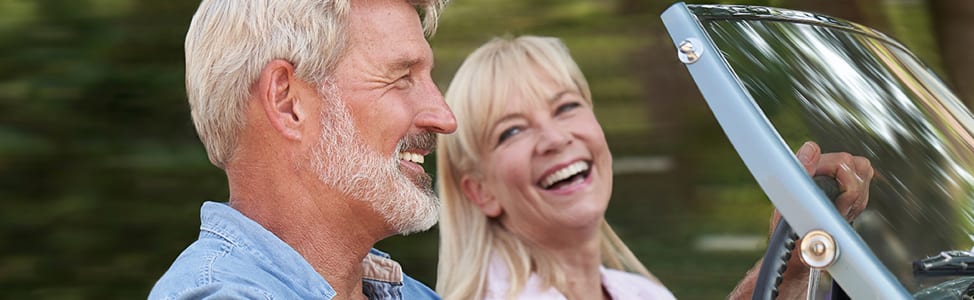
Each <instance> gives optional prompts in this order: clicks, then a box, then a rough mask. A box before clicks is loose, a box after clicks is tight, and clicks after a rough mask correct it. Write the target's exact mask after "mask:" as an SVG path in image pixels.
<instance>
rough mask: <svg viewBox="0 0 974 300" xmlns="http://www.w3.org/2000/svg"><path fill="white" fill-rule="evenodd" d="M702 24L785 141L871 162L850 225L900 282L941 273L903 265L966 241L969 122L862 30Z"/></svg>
mask: <svg viewBox="0 0 974 300" xmlns="http://www.w3.org/2000/svg"><path fill="white" fill-rule="evenodd" d="M704 26H705V27H706V28H707V30H708V32H709V34H710V36H711V38H712V39H713V40H714V42H715V43H716V45H717V47H718V48H719V49H720V50H721V52H723V54H724V56H725V59H726V60H727V62H728V63H729V64H730V66H731V68H732V69H733V70H734V71H735V73H736V74H737V75H738V77H739V78H740V80H741V82H742V84H743V85H744V87H745V88H746V89H747V90H748V91H749V92H750V93H751V95H752V97H753V98H754V99H755V101H756V102H757V104H758V105H759V106H760V108H761V110H762V111H763V112H764V113H765V115H766V116H767V117H768V119H769V120H770V121H771V123H772V124H773V125H774V126H775V127H776V128H777V129H778V132H779V133H780V134H781V136H782V138H784V139H785V141H786V142H787V143H788V145H789V146H791V147H792V148H793V149H794V148H797V147H798V146H800V145H801V143H802V142H803V141H805V140H815V141H817V142H819V144H821V145H822V148H823V150H824V151H828V152H835V151H846V152H850V153H855V154H857V155H862V156H865V157H868V158H869V159H870V160H871V161H872V163H873V166H874V168H875V169H876V176H875V179H874V180H873V183H872V185H871V188H872V190H871V191H870V198H871V199H870V204H869V209H868V210H867V211H866V212H865V213H863V214H862V216H860V217H859V219H857V220H856V222H855V224H854V225H855V227H856V230H857V231H858V232H859V234H860V235H861V236H862V238H863V239H864V240H865V241H866V242H867V244H869V247H870V248H871V249H872V251H873V252H874V253H876V255H877V256H878V257H879V259H880V260H881V261H882V262H883V263H884V264H885V265H886V266H887V268H889V269H890V271H891V272H893V274H894V275H896V276H897V277H898V278H899V280H900V281H901V282H902V283H903V284H904V286H906V287H907V289H909V290H910V291H912V292H916V291H917V290H919V289H922V288H924V287H928V286H931V285H934V284H937V283H940V282H942V281H944V280H947V279H950V278H937V277H925V276H914V274H913V269H912V262H913V261H915V260H917V259H921V258H924V257H927V256H932V255H936V254H938V253H939V252H940V251H944V250H950V249H963V250H968V249H971V246H972V244H974V243H972V237H971V235H970V233H971V232H972V230H971V229H972V227H974V176H972V174H971V170H974V154H972V153H974V151H972V150H974V147H972V145H974V137H972V135H971V129H972V128H974V127H972V126H971V125H972V124H974V121H972V120H974V119H972V117H971V115H970V113H969V112H968V111H967V110H966V109H965V108H964V107H963V105H961V104H960V103H959V101H957V99H955V98H954V96H953V95H952V94H951V93H950V92H949V91H948V90H947V89H946V88H945V87H944V85H943V84H942V83H941V82H940V81H939V80H938V79H937V78H936V76H934V75H933V74H932V73H931V72H930V71H929V70H928V69H927V68H926V67H924V66H923V65H922V64H920V63H918V62H917V61H916V59H915V58H914V57H913V56H912V55H911V54H910V53H908V52H906V51H905V50H904V49H902V48H900V47H899V46H897V45H895V44H892V43H889V42H886V41H885V40H884V39H882V38H879V37H877V36H874V35H871V34H868V33H864V32H858V31H850V30H847V29H842V28H839V27H831V26H829V27H826V26H815V25H810V24H805V23H788V22H781V21H773V20H726V19H724V20H710V21H706V22H704Z"/></svg>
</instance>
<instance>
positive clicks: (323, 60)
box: [185, 0, 446, 168]
mask: <svg viewBox="0 0 974 300" xmlns="http://www.w3.org/2000/svg"><path fill="white" fill-rule="evenodd" d="M350 1H351V0H248V1H239V0H203V2H202V3H200V7H199V9H197V11H196V14H195V15H193V20H192V22H191V23H190V26H189V30H188V32H187V33H186V43H185V48H186V93H187V96H188V98H189V105H190V111H191V114H192V117H193V124H194V125H195V126H196V131H197V133H198V134H199V137H200V140H201V141H202V142H203V144H204V145H205V146H206V152H207V155H208V156H209V158H210V162H212V163H213V164H214V165H216V166H217V167H220V168H223V167H224V165H225V164H226V162H227V161H229V160H230V159H231V158H232V156H233V151H234V149H235V148H236V140H237V137H236V136H237V132H238V131H239V130H240V129H241V128H242V127H243V125H244V124H245V122H246V120H244V113H243V110H244V107H245V106H246V99H247V98H248V97H249V96H250V86H251V85H252V84H253V82H255V81H256V80H257V77H258V76H259V75H260V72H261V69H262V68H263V67H264V65H265V64H267V63H268V62H270V61H271V60H273V59H284V60H287V61H289V62H291V63H292V64H294V66H295V69H296V70H295V73H297V76H298V77H299V78H301V79H302V80H305V81H308V82H310V83H312V84H314V85H316V86H319V87H320V86H321V84H324V83H325V82H326V79H327V78H328V76H329V74H331V73H332V72H333V71H334V68H335V66H336V65H337V63H338V61H339V60H340V59H341V57H342V56H343V55H344V53H345V46H346V42H347V35H348V34H349V33H348V32H347V28H346V27H347V22H348V21H347V19H348V13H349V10H350V7H351V4H350ZM407 1H408V2H409V3H410V4H412V5H413V6H414V7H416V8H417V10H419V12H420V14H421V15H422V18H423V30H424V32H425V33H426V35H427V37H429V36H432V34H433V32H435V31H436V23H437V19H438V18H439V14H440V11H441V10H442V8H443V6H444V5H445V3H446V0H425V1H424V0H407Z"/></svg>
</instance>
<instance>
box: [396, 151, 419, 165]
mask: <svg viewBox="0 0 974 300" xmlns="http://www.w3.org/2000/svg"><path fill="white" fill-rule="evenodd" d="M399 159H401V160H405V161H411V162H414V163H417V164H422V163H423V155H420V154H416V153H412V152H399Z"/></svg>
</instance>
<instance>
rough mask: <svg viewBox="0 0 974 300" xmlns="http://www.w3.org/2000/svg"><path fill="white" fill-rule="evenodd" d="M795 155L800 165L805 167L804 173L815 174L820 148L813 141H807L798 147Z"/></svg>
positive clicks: (820, 153) (820, 152)
mask: <svg viewBox="0 0 974 300" xmlns="http://www.w3.org/2000/svg"><path fill="white" fill-rule="evenodd" d="M795 156H796V157H797V158H798V162H800V163H801V164H802V167H804V168H805V173H807V174H808V175H809V176H813V175H815V170H816V165H818V164H819V159H820V158H821V156H822V149H821V148H820V147H819V146H818V144H816V143H815V142H812V141H808V142H805V143H804V144H802V146H801V147H800V148H798V152H797V153H795Z"/></svg>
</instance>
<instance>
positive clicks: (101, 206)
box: [0, 0, 974, 299]
mask: <svg viewBox="0 0 974 300" xmlns="http://www.w3.org/2000/svg"><path fill="white" fill-rule="evenodd" d="M690 2H693V3H705V2H702V1H690ZM198 3H199V2H198V1H197V0H171V1H135V0H0V70H2V72H0V298H4V299H8V298H9V299H23V298H32V299H131V298H136V299H137V298H144V297H145V296H146V295H147V294H148V290H149V289H150V288H151V286H152V284H153V283H154V282H155V280H156V279H157V278H158V277H159V276H160V275H161V274H162V273H163V272H165V270H166V269H167V268H168V266H169V265H170V263H171V262H172V261H173V259H175V258H176V256H177V255H178V254H179V252H180V251H182V249H183V248H185V247H186V246H187V245H188V244H189V243H191V242H192V241H193V240H194V239H195V238H196V236H197V234H198V226H199V207H200V204H201V203H202V202H203V201H205V200H218V201H225V200H226V199H227V194H228V192H227V188H226V179H225V177H224V175H223V173H222V171H221V170H219V169H218V168H216V167H213V166H211V165H210V164H209V162H208V160H207V159H206V154H205V153H204V149H203V146H202V145H201V144H200V143H199V141H198V139H197V137H196V134H195V131H194V130H193V127H192V123H191V121H190V118H189V109H188V105H187V103H186V97H185V90H184V85H183V49H182V42H183V37H184V34H185V32H186V28H187V27H188V25H189V21H190V18H191V17H192V14H193V11H194V10H195V8H196V6H197V5H198ZM671 3H672V1H651V0H534V1H519V0H454V1H453V2H452V3H451V4H450V5H449V6H448V8H447V9H446V11H445V13H444V15H443V18H442V20H441V23H440V27H439V28H440V30H439V32H438V34H437V35H436V36H435V37H434V39H433V40H432V42H431V44H432V46H433V49H434V53H435V56H436V64H437V69H436V70H435V72H434V77H435V79H436V80H437V82H438V83H439V85H440V87H441V88H445V87H446V86H447V85H448V84H449V81H450V78H451V76H452V74H453V72H454V71H456V69H457V67H458V66H459V64H460V62H461V61H462V59H463V58H464V57H465V56H466V55H467V54H469V53H470V52H471V51H472V50H473V49H475V48H476V47H477V46H479V45H480V44H482V43H484V42H486V41H487V40H489V39H490V38H491V37H494V36H498V35H505V34H513V35H519V34H537V35H550V36H557V37H560V38H562V39H563V40H564V41H565V43H566V44H567V45H568V47H569V48H570V49H571V51H572V54H573V56H574V57H575V59H576V61H577V62H578V63H579V64H580V66H581V68H582V70H583V72H584V73H585V74H586V76H587V77H588V79H589V82H590V84H591V86H592V90H593V94H594V97H595V101H596V113H597V115H598V117H599V119H600V121H601V122H602V125H603V127H604V129H605V131H606V134H607V138H608V140H609V143H610V147H611V149H612V151H613V153H614V157H615V163H616V167H615V171H616V180H615V184H616V185H615V188H614V195H613V200H612V203H611V204H610V208H609V211H608V213H607V214H608V216H607V218H608V220H609V222H610V223H611V224H613V225H614V226H615V228H616V229H617V231H618V232H619V234H620V235H621V236H622V238H623V240H624V241H626V242H627V243H628V245H629V246H630V248H632V250H633V251H634V252H635V253H636V255H637V256H638V257H639V258H640V259H641V260H642V261H643V262H644V263H645V264H646V265H647V267H649V269H650V270H651V271H653V272H654V273H655V274H656V275H657V277H659V278H660V280H662V281H663V283H664V284H666V286H667V287H669V288H670V289H671V290H672V291H673V292H674V294H675V295H676V296H677V297H679V298H680V299H721V298H724V297H725V295H726V294H727V293H728V292H729V291H730V290H731V289H732V288H733V287H734V286H735V285H736V283H737V281H738V280H739V279H740V278H742V277H743V275H744V273H745V271H746V270H748V269H749V268H750V267H751V266H752V265H753V264H754V263H755V262H756V261H757V259H758V258H759V257H760V256H761V255H762V251H763V249H764V246H765V244H766V236H767V234H768V232H767V227H768V220H769V217H770V215H771V212H772V209H773V208H772V206H771V204H770V203H769V202H768V200H767V198H765V196H764V195H763V193H762V192H761V190H760V188H759V187H758V186H757V184H756V183H755V182H754V179H753V178H751V177H750V175H749V174H748V172H747V171H746V169H745V168H744V165H743V164H742V162H741V161H740V158H739V157H738V156H737V154H736V153H735V152H734V150H733V149H732V148H731V146H730V144H729V142H728V141H727V139H726V138H725V137H724V135H723V133H722V132H721V131H720V128H719V126H718V125H717V123H716V121H715V120H714V119H713V116H712V115H711V114H710V112H709V111H708V109H707V107H706V105H705V103H704V101H703V99H702V98H701V97H700V94H699V92H698V91H697V89H696V86H695V85H694V84H693V82H692V81H691V79H690V77H689V76H688V73H687V72H686V69H685V68H684V67H683V65H682V64H680V63H679V62H678V61H677V59H676V52H675V49H674V47H673V46H672V44H671V43H670V41H669V37H668V36H667V35H666V33H665V30H664V29H663V28H662V23H661V22H660V20H659V14H660V13H661V12H662V11H663V10H664V9H665V8H666V7H668V6H669V5H670V4H671ZM706 3H733V4H755V5H767V6H777V7H784V8H792V9H799V10H806V11H815V12H820V13H824V14H827V15H831V16H835V17H840V18H844V19H848V20H852V21H855V22H859V23H862V24H865V25H868V26H871V27H874V28H877V29H879V30H880V31H883V32H885V33H887V34H888V35H890V36H892V37H894V38H895V39H898V40H900V41H901V42H903V43H904V44H905V45H907V47H909V48H911V49H912V50H913V52H914V53H915V54H917V55H918V56H919V57H920V58H921V60H923V61H925V62H926V63H928V64H929V65H930V67H931V68H932V69H934V70H935V71H937V72H938V73H939V74H940V75H941V76H942V78H944V79H945V81H947V82H948V84H949V85H950V86H951V87H952V88H953V89H954V90H955V91H956V92H957V93H958V96H960V98H961V99H966V100H968V101H970V100H974V84H970V83H969V82H970V80H967V81H964V80H961V79H965V78H966V79H970V78H974V76H972V75H974V74H969V73H970V72H974V56H971V55H968V54H967V53H964V52H963V51H965V50H967V49H972V48H974V30H971V28H972V25H974V24H971V23H972V22H974V1H946V0H819V1H799V0H790V1H784V0H783V1H709V2H706ZM968 103H970V102H968ZM428 161H429V160H428ZM377 247H378V248H380V249H382V250H384V251H387V252H390V253H391V254H392V255H393V257H394V258H396V259H397V260H399V261H400V262H401V263H402V264H403V268H404V269H405V270H407V271H408V272H409V273H410V274H411V275H412V276H413V277H415V278H417V279H419V280H421V281H423V282H425V283H427V284H428V285H431V286H432V285H433V284H434V283H435V280H436V278H435V277H436V268H435V266H436V250H437V234H436V230H435V229H434V230H431V231H429V232H425V233H421V234H414V235H411V236H408V237H393V238H390V239H387V240H384V241H382V242H380V244H379V245H377Z"/></svg>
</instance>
